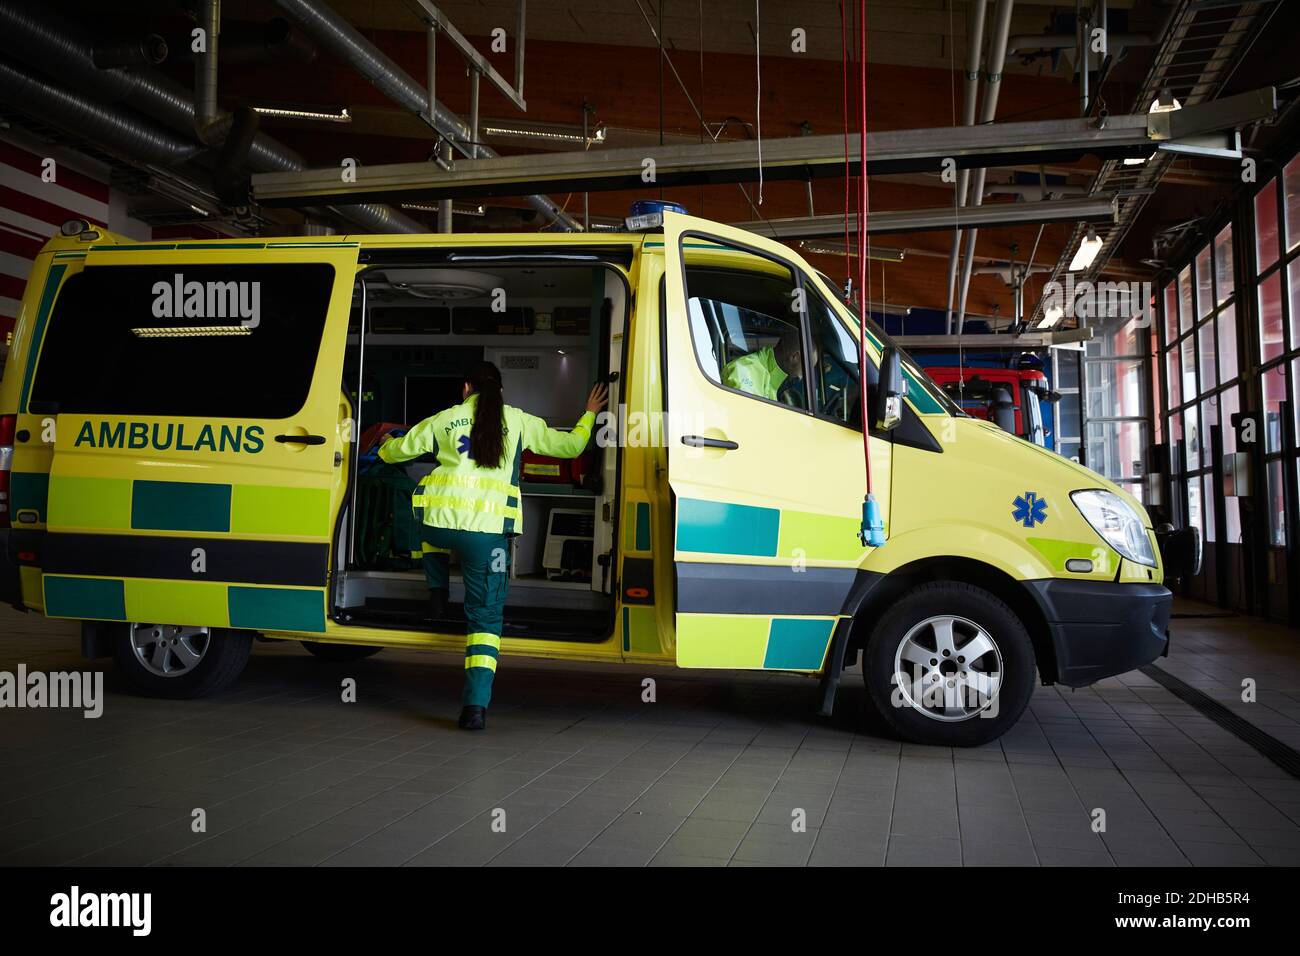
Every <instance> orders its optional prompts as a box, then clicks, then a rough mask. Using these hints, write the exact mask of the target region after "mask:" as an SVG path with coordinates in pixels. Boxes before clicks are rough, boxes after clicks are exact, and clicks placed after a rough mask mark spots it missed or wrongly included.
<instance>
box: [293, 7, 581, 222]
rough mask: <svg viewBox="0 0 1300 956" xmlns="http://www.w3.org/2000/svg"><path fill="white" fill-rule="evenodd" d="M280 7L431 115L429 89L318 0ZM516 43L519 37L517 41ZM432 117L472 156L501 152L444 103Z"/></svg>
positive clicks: (545, 208)
mask: <svg viewBox="0 0 1300 956" xmlns="http://www.w3.org/2000/svg"><path fill="white" fill-rule="evenodd" d="M275 3H276V6H278V7H279V8H280V9H281V10H283V11H284V12H285V13H286V14H288V15H289V16H290V17H292V18H293V19H294V20H295V21H296V22H297V23H298V24H299V25H300V26H301V27H302V28H303V30H305V31H306V32H307V34H308V35H309V36H311V37H312V39H314V40H315V41H316V42H317V43H318V44H320V45H321V46H322V47H324V48H325V49H326V50H329V51H330V52H331V53H333V54H334V55H335V56H337V57H339V58H340V59H342V60H344V61H346V62H348V63H350V64H351V65H352V66H353V68H354V69H356V71H357V72H358V73H360V74H361V75H362V76H364V77H365V78H366V79H368V80H369V81H370V82H371V83H373V84H374V85H375V86H376V87H377V88H378V89H379V90H380V91H381V92H382V93H384V95H386V96H387V97H388V98H389V99H391V100H393V101H394V102H396V103H398V104H399V105H401V106H404V107H405V108H406V109H408V110H410V111H411V112H412V113H416V114H418V115H422V116H423V115H427V113H428V110H429V93H428V91H427V90H425V89H424V88H423V87H422V86H420V84H418V83H416V82H415V80H413V79H411V77H410V76H409V75H408V74H407V73H406V71H405V70H403V69H402V68H401V67H400V66H398V65H397V64H396V63H394V62H393V61H392V60H391V59H390V58H389V57H388V56H387V55H386V54H384V52H383V51H382V50H380V49H379V48H378V47H376V46H375V45H374V44H373V43H371V42H370V41H369V40H367V39H366V38H365V37H363V36H362V35H361V34H360V33H358V32H357V30H356V29H355V28H354V27H353V26H352V24H350V23H348V22H347V20H345V19H344V18H343V17H341V16H339V15H338V14H337V13H335V12H334V11H333V10H331V9H330V8H329V7H328V6H326V5H325V4H324V3H322V2H317V0H275ZM516 42H517V41H516ZM433 107H434V110H433V113H434V115H433V116H430V117H428V118H429V119H430V120H431V121H432V122H433V125H434V126H435V127H436V128H437V129H438V131H439V132H440V133H442V135H443V136H445V137H447V138H448V139H450V140H451V141H452V143H453V145H454V146H455V147H456V148H458V149H461V150H462V151H463V152H465V153H467V154H468V155H469V156H470V158H472V159H491V158H493V157H495V156H496V155H497V153H496V151H495V150H493V149H491V148H490V147H488V146H484V145H482V144H481V143H475V142H474V141H473V140H472V139H471V138H470V131H469V130H468V129H466V127H465V126H464V124H463V123H461V121H460V117H459V116H457V115H456V114H455V113H453V112H452V111H451V110H449V109H447V108H446V107H445V106H443V105H442V104H441V103H439V102H437V101H435V102H434V103H433ZM527 200H528V203H529V205H531V206H533V207H534V208H535V209H537V210H539V211H540V212H542V213H543V214H544V215H546V216H550V217H553V218H554V219H555V221H556V222H558V223H559V224H560V225H562V226H563V227H564V228H565V229H566V230H569V231H575V230H577V229H578V228H579V227H578V223H577V222H576V221H575V220H574V219H573V218H572V217H570V216H569V215H567V214H566V213H565V212H564V211H563V210H561V209H560V207H559V206H557V205H556V204H555V203H554V202H552V201H551V200H550V199H548V198H547V197H545V196H528V197H527Z"/></svg>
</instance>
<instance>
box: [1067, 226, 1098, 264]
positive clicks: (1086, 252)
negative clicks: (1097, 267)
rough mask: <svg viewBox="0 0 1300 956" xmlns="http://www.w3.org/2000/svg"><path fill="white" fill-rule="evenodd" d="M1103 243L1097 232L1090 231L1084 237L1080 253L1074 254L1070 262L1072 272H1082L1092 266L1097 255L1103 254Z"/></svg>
mask: <svg viewBox="0 0 1300 956" xmlns="http://www.w3.org/2000/svg"><path fill="white" fill-rule="evenodd" d="M1101 246H1102V241H1101V239H1100V238H1099V237H1098V235H1097V230H1095V229H1089V230H1088V234H1087V235H1086V236H1084V237H1083V241H1082V242H1081V243H1079V251H1078V252H1076V253H1075V254H1074V258H1073V259H1071V260H1070V269H1069V271H1070V272H1082V271H1083V270H1084V269H1087V268H1088V267H1089V266H1090V265H1092V263H1093V260H1094V259H1096V258H1097V253H1099V252H1101Z"/></svg>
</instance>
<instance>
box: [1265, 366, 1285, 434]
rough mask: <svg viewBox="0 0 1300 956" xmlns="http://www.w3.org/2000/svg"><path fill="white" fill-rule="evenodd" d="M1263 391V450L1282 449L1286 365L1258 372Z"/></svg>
mask: <svg viewBox="0 0 1300 956" xmlns="http://www.w3.org/2000/svg"><path fill="white" fill-rule="evenodd" d="M1260 383H1261V385H1263V392H1264V450H1265V451H1267V452H1274V451H1281V450H1282V402H1283V401H1284V400H1285V399H1286V365H1275V366H1273V367H1272V368H1270V369H1268V370H1267V371H1264V372H1261V373H1260Z"/></svg>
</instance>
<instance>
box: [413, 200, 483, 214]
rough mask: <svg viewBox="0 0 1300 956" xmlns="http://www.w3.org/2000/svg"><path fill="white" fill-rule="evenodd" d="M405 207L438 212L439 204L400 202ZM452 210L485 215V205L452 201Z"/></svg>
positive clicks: (460, 212) (459, 212)
mask: <svg viewBox="0 0 1300 956" xmlns="http://www.w3.org/2000/svg"><path fill="white" fill-rule="evenodd" d="M399 205H401V207H402V208H403V209H413V210H415V211H416V212H438V211H439V210H438V204H437V203H434V202H404V203H400V204H399ZM451 211H452V212H453V213H455V214H456V215H457V216H482V215H484V214H485V213H484V209H483V205H482V204H481V203H480V204H479V205H477V206H464V205H461V204H460V203H452V204H451Z"/></svg>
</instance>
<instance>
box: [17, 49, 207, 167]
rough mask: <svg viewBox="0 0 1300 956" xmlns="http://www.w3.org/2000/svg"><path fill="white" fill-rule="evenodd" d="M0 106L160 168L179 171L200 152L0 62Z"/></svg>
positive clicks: (145, 124)
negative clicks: (10, 107) (178, 168)
mask: <svg viewBox="0 0 1300 956" xmlns="http://www.w3.org/2000/svg"><path fill="white" fill-rule="evenodd" d="M0 101H3V102H6V103H9V104H10V105H11V106H14V107H16V108H17V109H19V110H21V111H22V112H24V113H27V114H28V115H30V116H33V117H35V118H37V119H40V120H43V121H45V122H48V123H50V124H51V125H52V126H57V127H59V128H60V129H62V130H64V131H65V132H67V133H70V134H72V135H73V136H77V137H84V138H90V139H93V140H94V141H95V142H97V143H102V144H103V145H104V146H106V147H107V148H108V149H110V150H112V151H113V152H115V153H120V154H122V155H125V156H132V157H138V158H140V159H144V160H146V161H148V162H151V163H157V164H158V165H160V166H177V165H179V164H181V163H184V162H186V161H187V160H191V159H193V158H194V157H195V156H197V155H198V154H199V153H200V152H202V147H200V146H199V145H198V144H197V143H194V142H192V141H190V140H187V139H182V138H181V137H179V136H176V135H174V134H173V133H171V132H169V131H168V130H165V129H163V128H162V127H161V126H155V125H154V124H152V123H150V122H149V121H148V120H145V119H143V118H142V117H139V116H134V115H132V114H130V113H128V112H127V111H125V110H121V109H116V108H114V107H112V106H105V105H104V104H102V103H95V102H93V101H92V100H88V99H86V98H85V97H83V96H81V94H79V93H74V92H72V91H71V90H67V89H64V88H62V87H57V86H52V85H50V83H49V82H48V81H47V80H45V79H42V78H40V77H37V76H34V75H33V74H31V73H28V72H27V71H26V70H24V69H23V68H21V67H19V66H17V65H15V64H12V63H9V62H6V61H3V60H0Z"/></svg>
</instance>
